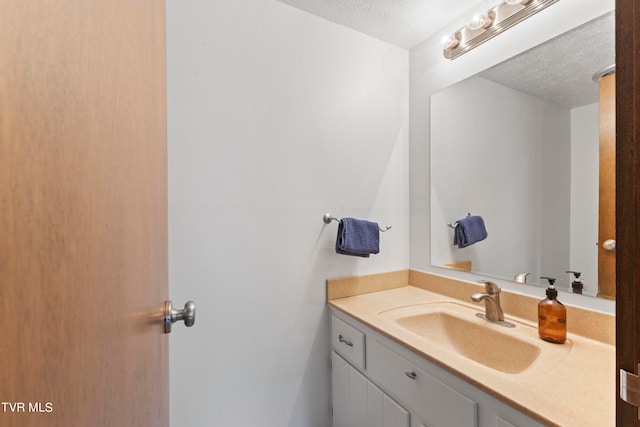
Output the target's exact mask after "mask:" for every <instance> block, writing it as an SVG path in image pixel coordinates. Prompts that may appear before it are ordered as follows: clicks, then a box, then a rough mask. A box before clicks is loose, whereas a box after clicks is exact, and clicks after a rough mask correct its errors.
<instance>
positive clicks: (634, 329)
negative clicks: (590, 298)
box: [616, 0, 640, 427]
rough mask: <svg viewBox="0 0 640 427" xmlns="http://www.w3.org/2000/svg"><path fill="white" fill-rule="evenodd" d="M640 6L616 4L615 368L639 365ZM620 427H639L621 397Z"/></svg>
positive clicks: (623, 0)
mask: <svg viewBox="0 0 640 427" xmlns="http://www.w3.org/2000/svg"><path fill="white" fill-rule="evenodd" d="M639 51H640V2H638V1H637V0H616V145H617V147H616V236H617V248H616V252H617V253H616V367H617V368H618V369H624V370H626V371H628V372H635V373H638V372H637V367H638V363H639V362H640V327H638V325H640V292H639V290H640V288H639V286H640V223H639V222H640V188H638V186H639V185H640V56H639V55H638V52H639ZM616 378H617V388H616V425H617V426H618V427H630V426H640V422H639V421H638V408H636V407H634V406H631V405H629V404H628V403H625V402H624V401H622V399H620V398H619V397H618V390H619V389H620V381H619V376H616Z"/></svg>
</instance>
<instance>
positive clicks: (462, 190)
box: [430, 11, 615, 296]
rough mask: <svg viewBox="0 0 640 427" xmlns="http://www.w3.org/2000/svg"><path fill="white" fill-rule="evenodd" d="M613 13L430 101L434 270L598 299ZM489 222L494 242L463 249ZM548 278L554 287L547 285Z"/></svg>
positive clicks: (432, 262) (436, 94)
mask: <svg viewBox="0 0 640 427" xmlns="http://www.w3.org/2000/svg"><path fill="white" fill-rule="evenodd" d="M614 34H615V23H614V12H613V11H612V12H610V13H608V14H606V15H604V16H602V17H599V18H597V19H595V20H593V21H590V22H588V23H586V24H584V25H581V26H579V27H577V28H575V29H573V30H571V31H569V32H567V33H565V34H563V35H561V36H558V37H556V38H555V39H553V40H550V41H548V42H546V43H544V44H542V45H540V46H538V47H535V48H533V49H531V50H529V51H527V52H524V53H522V54H520V55H517V56H515V57H513V58H511V59H509V60H507V61H505V62H503V63H500V64H498V65H496V66H493V67H491V68H489V69H487V70H485V71H483V72H481V73H479V74H478V75H476V76H473V77H471V78H469V79H466V80H464V81H462V82H459V83H457V84H455V85H453V86H450V87H448V88H446V89H444V90H442V91H439V92H437V93H434V94H432V95H431V138H430V141H431V156H430V157H431V264H432V265H434V266H437V267H445V268H453V269H458V270H463V271H471V272H473V273H476V274H479V275H483V276H489V277H495V278H499V279H504V280H514V279H515V278H516V277H520V279H521V280H522V281H526V283H528V284H534V285H542V284H543V281H542V280H541V279H540V276H549V277H555V278H556V279H557V280H556V286H557V287H558V289H561V290H565V291H566V290H569V291H571V282H572V281H573V280H574V277H573V275H571V274H569V273H566V272H567V271H569V270H571V271H578V272H581V279H582V280H583V282H584V289H583V293H584V294H585V295H592V296H595V295H597V293H598V203H599V197H598V185H599V184H598V177H599V171H598V169H599V158H598V156H599V147H598V143H599V110H598V108H599V101H598V99H599V86H598V82H597V81H596V82H594V81H593V79H592V77H593V75H594V74H596V73H598V72H599V71H601V70H603V69H605V68H607V67H610V66H611V65H612V64H614V61H615V45H614V43H615V35H614ZM468 214H471V215H474V216H475V215H477V216H481V217H482V218H483V220H484V223H485V226H486V231H487V238H486V239H484V240H482V241H478V242H477V243H475V244H472V245H470V246H468V247H464V248H459V247H458V246H455V245H454V244H453V238H454V230H453V229H452V228H451V227H450V226H448V225H447V224H455V223H456V222H457V221H458V220H460V219H462V218H464V217H466V216H467V215H468ZM544 283H546V281H544Z"/></svg>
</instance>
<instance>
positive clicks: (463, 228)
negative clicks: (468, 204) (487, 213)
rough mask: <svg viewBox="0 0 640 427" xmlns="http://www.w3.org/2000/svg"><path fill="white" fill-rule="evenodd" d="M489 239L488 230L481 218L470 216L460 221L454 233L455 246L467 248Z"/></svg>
mask: <svg viewBox="0 0 640 427" xmlns="http://www.w3.org/2000/svg"><path fill="white" fill-rule="evenodd" d="M486 238H487V229H486V228H485V226H484V220H483V219H482V217H481V216H477V215H474V216H468V217H466V218H463V219H461V220H459V221H458V222H457V224H456V228H455V230H454V231H453V244H454V245H458V247H459V248H466V247H467V246H469V245H473V244H474V243H477V242H479V241H481V240H484V239H486Z"/></svg>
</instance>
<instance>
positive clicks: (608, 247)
mask: <svg viewBox="0 0 640 427" xmlns="http://www.w3.org/2000/svg"><path fill="white" fill-rule="evenodd" d="M602 248H603V249H604V250H605V251H615V250H616V241H615V240H613V239H609V240H605V241H604V243H603V244H602Z"/></svg>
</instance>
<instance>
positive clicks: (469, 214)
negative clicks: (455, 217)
mask: <svg viewBox="0 0 640 427" xmlns="http://www.w3.org/2000/svg"><path fill="white" fill-rule="evenodd" d="M467 216H471V212H467ZM447 225H448V226H449V227H451V228H453V229H454V230H455V228H456V227H457V226H458V221H456V222H454V223H453V224H451V223H450V222H448V223H447Z"/></svg>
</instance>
